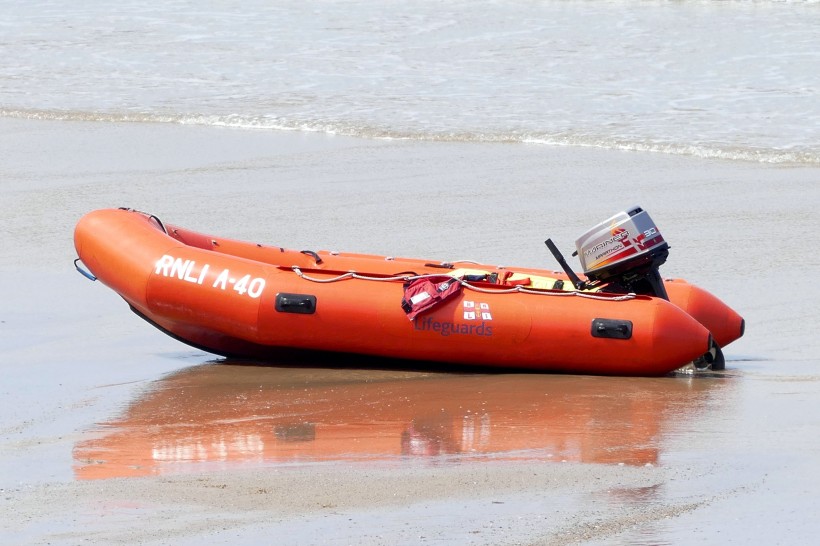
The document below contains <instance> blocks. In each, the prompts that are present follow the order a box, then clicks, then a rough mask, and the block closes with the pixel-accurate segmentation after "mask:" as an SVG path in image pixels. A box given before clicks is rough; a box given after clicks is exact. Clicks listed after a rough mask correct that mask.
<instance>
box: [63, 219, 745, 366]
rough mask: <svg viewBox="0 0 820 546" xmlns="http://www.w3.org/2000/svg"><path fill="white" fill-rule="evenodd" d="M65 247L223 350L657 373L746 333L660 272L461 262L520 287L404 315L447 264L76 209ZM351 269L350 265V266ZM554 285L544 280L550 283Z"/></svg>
mask: <svg viewBox="0 0 820 546" xmlns="http://www.w3.org/2000/svg"><path fill="white" fill-rule="evenodd" d="M74 240H75V247H76V249H77V252H78V255H79V257H80V260H82V262H83V263H84V264H85V266H86V268H87V269H88V270H89V271H90V273H91V274H92V275H93V276H94V277H96V278H97V279H99V280H100V281H102V282H103V283H104V284H106V285H107V286H109V287H110V288H112V289H113V290H114V291H116V292H117V293H118V294H119V295H120V296H122V297H123V298H124V299H125V300H126V301H127V302H128V304H129V305H130V306H131V307H132V309H133V310H134V311H135V312H136V313H138V314H139V315H141V316H142V317H144V318H145V319H147V320H148V321H150V322H151V323H152V324H154V325H155V326H157V327H158V328H160V329H162V330H163V331H165V332H166V333H168V334H170V335H172V336H174V337H176V338H178V339H180V340H182V341H184V342H186V343H189V344H191V345H193V346H196V347H199V348H202V349H205V350H207V351H209V352H213V353H216V354H220V355H225V356H231V357H241V358H251V359H270V358H276V357H277V356H281V355H282V354H283V353H284V352H287V351H288V350H297V351H319V352H322V353H324V352H332V353H347V354H359V355H369V356H373V357H379V358H396V359H402V360H413V361H425V362H442V363H447V364H451V365H465V366H471V367H472V366H486V367H493V368H514V369H524V370H542V371H551V372H565V373H581V374H602V375H633V376H657V375H664V374H666V373H669V372H671V371H673V370H675V369H677V368H680V367H681V366H684V365H686V364H687V363H688V362H691V361H692V360H694V359H696V358H697V357H699V356H701V355H703V354H704V353H705V352H707V350H709V348H710V347H711V345H712V340H713V339H714V340H716V341H717V342H718V343H719V344H721V345H725V344H727V343H729V342H731V341H733V340H734V339H737V338H738V337H740V335H742V329H743V321H742V319H741V318H740V317H739V316H738V315H737V314H736V313H734V312H733V311H732V310H731V309H729V308H728V307H727V306H725V305H724V304H722V302H720V301H719V300H718V299H717V298H715V297H714V296H711V295H710V294H708V293H707V292H705V291H703V290H701V289H699V288H697V287H694V286H692V285H690V284H688V283H686V282H684V281H672V282H669V283H667V284H668V286H669V288H670V290H669V294H670V300H671V302H670V301H666V300H663V299H660V298H653V297H648V296H635V295H611V294H602V293H582V292H577V291H565V290H555V289H551V288H544V287H537V286H536V285H537V283H538V282H541V283H542V284H543V283H544V282H545V281H544V279H545V278H546V277H555V278H558V277H560V276H559V275H557V274H555V273H554V272H551V271H540V270H532V269H525V268H500V267H497V266H487V265H478V264H464V265H467V266H468V267H466V268H462V269H463V270H464V271H468V272H469V271H475V270H481V271H493V272H500V273H502V275H501V277H505V278H511V279H516V278H518V279H524V280H523V281H516V282H519V283H521V282H527V283H529V284H528V285H527V286H523V285H515V284H510V283H506V284H502V283H499V284H493V283H488V282H478V283H469V282H465V283H463V284H464V289H463V290H462V291H461V292H460V293H458V294H457V295H456V296H455V297H453V298H451V299H450V300H448V301H446V302H444V303H443V304H442V305H441V306H439V307H436V308H434V309H431V310H430V311H428V312H426V313H424V314H421V315H420V316H418V317H416V318H415V320H413V321H411V320H409V319H408V316H407V315H406V314H405V312H404V311H403V310H402V307H401V302H402V298H403V296H404V289H405V283H406V282H407V281H408V280H409V279H411V278H418V277H424V276H426V275H442V274H453V271H454V269H456V265H462V264H444V265H442V264H438V263H429V262H426V261H424V260H415V259H398V258H388V257H384V256H371V255H361V254H347V253H344V254H340V253H331V252H326V251H322V252H312V251H296V250H287V249H284V248H280V247H272V246H267V245H260V244H256V243H247V242H241V241H232V240H229V239H223V238H219V237H212V236H207V235H203V234H199V233H195V232H192V231H190V230H185V229H183V228H181V227H177V226H171V225H163V224H162V223H161V222H160V221H159V220H158V219H157V218H156V217H154V216H151V215H147V214H144V213H140V212H136V211H131V210H123V209H116V210H115V209H111V210H99V211H95V212H92V213H89V214H87V215H85V216H84V217H83V218H82V219H81V220H80V221H79V223H78V224H77V227H76V229H75V235H74ZM354 272H355V273H354ZM550 282H552V281H550Z"/></svg>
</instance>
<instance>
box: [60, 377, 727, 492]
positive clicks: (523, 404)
mask: <svg viewBox="0 0 820 546" xmlns="http://www.w3.org/2000/svg"><path fill="white" fill-rule="evenodd" d="M726 386H727V382H726V381H722V380H719V379H713V378H702V377H695V378H657V379H633V378H612V377H606V378H604V377H589V376H556V375H533V374H502V375H497V374H492V375H484V374H442V373H425V372H411V371H395V370H394V371H382V370H361V369H323V368H290V367H269V366H265V367H262V366H249V365H236V364H229V363H218V364H214V363H211V364H206V365H201V366H196V367H193V368H188V369H185V370H182V371H180V372H177V373H174V374H171V375H169V376H167V377H164V378H163V379H160V380H158V381H156V382H154V383H152V384H151V385H150V386H149V388H148V390H147V391H146V392H144V393H143V394H142V395H141V396H140V397H139V398H138V399H136V400H135V401H134V402H133V403H132V404H131V405H130V406H129V407H128V408H127V409H126V410H125V411H124V412H123V415H122V416H121V417H120V418H118V419H115V420H113V421H111V422H107V423H103V424H101V425H99V426H98V427H97V428H96V429H95V430H93V431H91V432H90V433H89V434H88V435H87V436H86V438H85V439H83V440H81V441H80V442H78V443H77V444H76V446H75V448H74V470H75V475H76V477H77V478H79V479H97V478H112V477H126V476H145V475H161V474H173V473H181V472H191V471H203V470H209V469H222V468H234V467H248V466H258V465H263V464H272V463H274V464H282V463H294V462H317V461H333V460H347V461H354V460H374V459H390V458H397V459H398V458H402V457H405V458H406V457H416V458H425V457H426V458H435V457H440V456H456V457H459V460H463V459H464V458H473V457H476V458H480V457H485V458H492V459H494V460H498V459H530V460H539V459H541V460H557V461H561V460H567V461H578V462H587V463H624V464H628V465H645V464H647V463H653V464H655V463H657V462H658V461H659V457H660V455H661V452H662V451H663V442H664V439H665V438H668V437H669V436H670V435H674V434H675V432H676V429H677V428H679V427H686V428H689V427H691V426H692V425H691V422H692V420H693V419H696V418H698V416H700V415H702V414H704V413H705V412H706V408H707V407H708V406H709V405H710V403H709V401H710V399H714V398H717V395H718V393H720V392H721V391H724V390H725V389H724V387H726Z"/></svg>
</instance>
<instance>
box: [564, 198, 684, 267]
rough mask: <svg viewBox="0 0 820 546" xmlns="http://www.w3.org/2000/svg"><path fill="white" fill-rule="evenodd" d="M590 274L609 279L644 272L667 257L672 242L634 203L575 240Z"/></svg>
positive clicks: (582, 260)
mask: <svg viewBox="0 0 820 546" xmlns="http://www.w3.org/2000/svg"><path fill="white" fill-rule="evenodd" d="M575 247H576V249H577V254H578V257H579V259H580V260H581V267H583V270H584V273H585V274H586V276H587V277H589V278H590V279H593V280H601V281H606V280H607V279H609V278H610V277H613V276H624V275H626V276H627V277H630V276H631V275H630V272H634V273H637V274H644V273H645V272H646V270H647V268H657V267H658V266H660V265H661V264H662V263H664V262H665V261H666V257H667V256H668V254H669V252H668V249H669V245H668V244H666V241H665V240H664V239H663V236H662V235H661V233H660V231H659V230H658V228H657V226H656V225H655V222H653V221H652V218H650V217H649V214H648V213H647V212H646V211H645V210H643V209H642V208H641V207H637V206H636V207H632V208H630V209H627V210H626V211H623V212H619V213H618V214H616V215H615V216H613V217H611V218H609V219H607V220H605V221H603V222H601V223H600V224H598V225H597V226H595V227H593V228H592V229H590V230H589V231H587V232H586V233H584V234H583V235H581V237H579V238H578V239H577V240H576V241H575Z"/></svg>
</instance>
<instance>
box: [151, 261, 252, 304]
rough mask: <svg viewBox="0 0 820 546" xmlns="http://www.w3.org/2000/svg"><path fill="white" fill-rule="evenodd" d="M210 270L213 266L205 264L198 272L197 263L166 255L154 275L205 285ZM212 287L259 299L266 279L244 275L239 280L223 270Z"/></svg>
mask: <svg viewBox="0 0 820 546" xmlns="http://www.w3.org/2000/svg"><path fill="white" fill-rule="evenodd" d="M210 269H211V266H210V265H209V264H203V265H202V267H201V268H199V269H198V270H197V266H196V261H194V260H183V259H182V258H174V257H173V256H169V255H167V254H165V255H163V256H162V258H160V259H159V260H157V263H156V265H155V267H154V274H156V275H162V276H163V277H168V278H173V279H179V280H181V281H185V282H189V283H193V284H198V285H204V283H205V279H206V278H207V276H208V271H209V270H210ZM206 286H207V285H206ZM210 286H211V288H218V289H220V290H227V289H228V287H230V288H231V289H232V290H234V291H235V292H236V293H238V294H239V295H245V294H247V295H248V296H250V297H251V298H258V297H259V296H261V295H262V291H263V290H264V289H265V279H263V278H261V277H252V276H251V275H244V276H242V277H240V278H238V279H237V278H236V277H235V276H233V275H231V272H230V270H228V269H223V270H222V272H221V273H220V274H219V275H217V276H216V278H215V279H214V281H213V283H210Z"/></svg>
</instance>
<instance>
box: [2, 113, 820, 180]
mask: <svg viewBox="0 0 820 546" xmlns="http://www.w3.org/2000/svg"><path fill="white" fill-rule="evenodd" d="M0 116H2V117H7V118H17V119H30V120H51V121H80V122H103V123H168V124H177V125H195V126H206V127H224V128H234V129H247V130H270V131H302V132H311V133H322V134H327V135H338V136H347V137H356V138H365V139H383V140H416V141H427V142H476V143H505V144H509V143H520V144H528V145H543V146H576V147H586V148H600V149H608V150H623V151H632V152H649V153H662V154H670V155H681V156H693V157H699V158H704V159H723V160H733V161H749V162H757V163H769V164H780V165H812V166H813V165H820V150H818V149H813V148H812V149H806V148H797V147H796V148H793V149H772V148H756V147H748V148H742V147H738V146H731V145H728V144H721V143H712V142H695V143H680V142H671V141H670V142H664V141H658V140H649V139H647V140H638V139H636V140H628V139H624V138H617V137H612V136H606V135H594V134H591V133H589V132H586V133H584V134H574V133H572V132H570V131H566V132H546V131H545V132H543V133H538V132H532V131H530V132H524V131H518V132H487V131H446V130H439V131H426V132H425V131H417V130H398V129H391V128H386V127H377V126H368V125H363V124H356V123H351V122H344V121H322V120H289V119H283V118H277V117H272V116H271V117H267V116H266V117H253V116H242V115H234V114H231V115H208V114H161V113H148V112H127V113H105V112H83V111H70V110H39V109H23V110H12V109H0Z"/></svg>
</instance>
